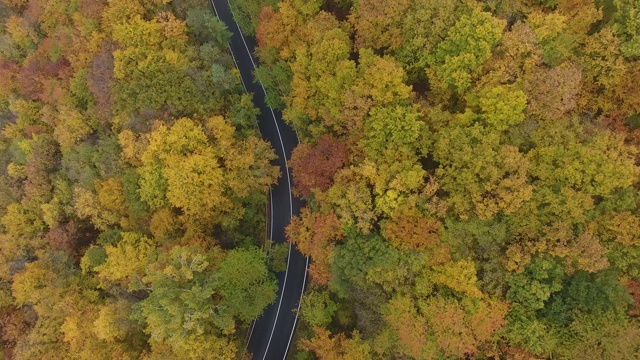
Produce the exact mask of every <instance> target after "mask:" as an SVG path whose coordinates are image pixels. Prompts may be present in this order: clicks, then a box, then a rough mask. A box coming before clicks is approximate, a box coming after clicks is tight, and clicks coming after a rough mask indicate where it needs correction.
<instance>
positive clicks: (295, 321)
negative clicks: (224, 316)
mask: <svg viewBox="0 0 640 360" xmlns="http://www.w3.org/2000/svg"><path fill="white" fill-rule="evenodd" d="M308 268H309V257H308V256H307V264H306V265H305V267H304V269H305V270H304V280H303V281H302V291H301V292H300V300H298V311H296V318H295V320H293V330H291V335H289V342H288V343H287V349H286V350H285V351H284V358H282V359H283V360H284V359H286V357H287V353H288V352H289V346H291V340H293V333H294V332H295V329H296V324H297V323H298V315H300V305H302V295H303V294H304V288H305V287H306V286H307V269H308ZM249 339H251V337H249Z"/></svg>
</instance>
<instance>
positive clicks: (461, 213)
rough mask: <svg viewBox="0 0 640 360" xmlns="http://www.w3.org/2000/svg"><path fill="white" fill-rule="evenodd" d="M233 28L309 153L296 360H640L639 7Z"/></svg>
mask: <svg viewBox="0 0 640 360" xmlns="http://www.w3.org/2000/svg"><path fill="white" fill-rule="evenodd" d="M232 6H233V7H234V9H235V13H236V18H238V19H239V20H240V21H241V24H240V25H241V27H242V28H243V31H244V32H245V33H247V34H255V36H256V39H257V41H258V44H259V47H260V48H259V51H258V53H259V54H258V55H259V57H260V59H261V61H262V66H261V67H260V68H259V69H258V70H257V71H256V75H257V77H258V78H259V79H260V80H261V81H262V83H263V84H264V85H265V86H266V87H267V91H268V92H269V94H270V97H269V99H268V101H269V102H270V105H271V106H273V107H276V108H278V109H281V110H282V112H283V117H284V119H285V120H286V121H287V122H288V123H289V124H290V125H291V126H293V127H295V128H296V130H297V131H298V133H299V134H300V138H301V144H300V145H299V146H298V147H297V148H296V149H295V151H294V153H293V156H292V160H291V161H290V166H291V168H292V171H293V176H294V182H295V185H296V192H297V194H298V195H299V196H301V197H303V198H304V199H305V200H306V202H307V205H306V208H305V209H303V211H302V212H301V214H300V215H299V216H297V217H296V218H294V220H293V221H292V223H291V225H290V226H289V227H288V229H287V233H288V238H289V241H291V242H292V243H294V244H296V245H297V246H298V247H299V249H300V250H301V251H302V252H303V253H305V254H306V255H309V256H311V258H312V260H313V262H312V265H311V267H310V269H309V272H310V275H311V280H312V283H311V285H310V286H309V287H308V289H307V291H306V294H305V297H304V299H303V302H302V313H301V316H302V320H303V321H302V325H301V326H300V327H299V329H298V332H297V341H298V342H297V344H298V345H297V354H295V355H292V358H295V359H594V360H595V359H638V358H640V325H639V322H638V320H639V319H638V317H639V315H640V267H639V265H640V217H639V209H638V204H639V200H640V199H639V197H638V191H637V189H638V175H639V168H638V160H639V158H638V150H639V145H640V92H639V89H640V87H638V83H639V82H640V5H639V4H638V2H637V1H636V0H483V1H476V0H395V1H385V0H327V1H322V0H310V1H303V0H283V1H280V2H277V1H270V0H234V1H232Z"/></svg>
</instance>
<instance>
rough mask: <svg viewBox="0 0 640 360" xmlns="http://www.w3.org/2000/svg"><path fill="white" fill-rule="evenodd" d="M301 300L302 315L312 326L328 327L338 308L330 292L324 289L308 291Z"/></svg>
mask: <svg viewBox="0 0 640 360" xmlns="http://www.w3.org/2000/svg"><path fill="white" fill-rule="evenodd" d="M301 301H302V302H301V305H300V315H301V317H302V319H303V320H304V321H305V322H306V323H307V324H309V325H310V326H318V327H321V328H326V327H327V325H329V323H330V322H331V318H332V317H333V315H334V314H335V312H336V310H337V309H338V307H337V305H336V303H335V302H333V301H332V300H331V298H330V296H329V292H327V291H323V290H311V291H307V292H305V294H304V296H303V297H302V300H301Z"/></svg>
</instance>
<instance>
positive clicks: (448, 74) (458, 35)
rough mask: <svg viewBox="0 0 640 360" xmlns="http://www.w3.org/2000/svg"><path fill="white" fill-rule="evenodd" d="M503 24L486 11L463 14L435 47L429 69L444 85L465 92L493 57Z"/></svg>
mask: <svg viewBox="0 0 640 360" xmlns="http://www.w3.org/2000/svg"><path fill="white" fill-rule="evenodd" d="M504 25H505V23H504V22H503V21H501V20H498V19H496V18H494V17H493V16H492V15H491V14H489V13H486V12H481V11H477V10H475V11H473V12H471V14H469V15H462V16H461V17H460V19H459V20H458V21H457V22H456V23H455V25H453V27H451V28H450V29H449V31H448V33H447V36H446V38H445V39H444V41H442V42H441V43H439V44H438V46H437V47H436V49H435V52H434V54H433V57H432V58H430V59H429V66H430V67H431V68H432V70H433V71H434V72H435V74H436V75H437V76H438V78H439V79H440V80H441V81H443V82H444V84H446V85H448V86H451V87H453V88H454V89H456V90H457V91H458V92H460V93H464V92H465V90H466V89H467V88H468V87H469V86H471V79H472V77H473V76H475V75H476V71H477V70H478V69H479V67H480V66H481V65H482V64H483V63H484V62H485V61H487V60H488V59H489V57H491V52H492V51H493V48H494V47H495V46H496V45H497V43H498V40H500V37H501V36H502V30H503V28H504Z"/></svg>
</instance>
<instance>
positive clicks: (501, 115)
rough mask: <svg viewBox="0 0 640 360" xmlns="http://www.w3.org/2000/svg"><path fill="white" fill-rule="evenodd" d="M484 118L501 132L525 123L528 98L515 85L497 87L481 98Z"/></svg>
mask: <svg viewBox="0 0 640 360" xmlns="http://www.w3.org/2000/svg"><path fill="white" fill-rule="evenodd" d="M478 102H479V105H480V109H481V110H482V115H481V116H482V117H483V118H484V119H485V121H486V122H488V123H489V124H491V125H493V126H495V128H496V129H498V130H500V131H504V130H506V129H507V128H508V127H509V126H512V125H517V124H519V123H521V122H523V121H524V119H525V115H524V110H525V108H526V107H527V97H526V95H525V94H524V92H523V91H522V90H520V89H517V88H516V87H515V86H513V85H502V86H497V87H495V88H493V89H491V90H488V91H487V92H483V93H482V94H481V95H480V98H479V101H478Z"/></svg>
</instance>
